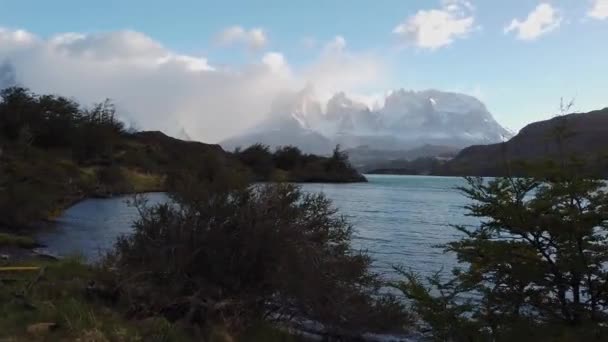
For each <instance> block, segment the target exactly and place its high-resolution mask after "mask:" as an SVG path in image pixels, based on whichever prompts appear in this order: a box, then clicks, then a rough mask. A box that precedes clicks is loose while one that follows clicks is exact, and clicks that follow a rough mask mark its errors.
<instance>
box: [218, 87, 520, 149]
mask: <svg viewBox="0 0 608 342" xmlns="http://www.w3.org/2000/svg"><path fill="white" fill-rule="evenodd" d="M511 136H512V134H511V133H510V132H508V131H507V130H506V129H504V128H503V127H502V126H501V125H500V124H498V123H497V122H496V120H494V118H493V117H492V114H490V112H489V111H488V110H487V108H486V106H485V105H484V104H483V103H482V102H481V101H479V100H478V99H476V98H474V97H472V96H468V95H464V94H458V93H450V92H442V91H438V90H425V91H405V90H403V89H401V90H397V91H393V92H391V93H389V95H387V96H386V98H385V99H384V105H383V106H380V107H379V108H376V109H370V107H368V106H367V105H365V104H363V103H361V102H357V101H355V100H353V99H351V98H349V97H348V96H347V95H346V94H345V93H338V94H335V95H334V96H333V97H332V98H330V99H329V100H328V101H327V103H325V104H324V105H323V104H322V103H321V102H320V101H318V100H317V99H316V98H315V97H314V94H313V93H312V91H311V90H309V89H305V90H303V91H301V92H299V93H295V94H287V95H284V96H281V97H279V98H278V99H277V100H276V101H275V103H274V104H273V106H272V109H271V111H270V113H269V115H268V117H267V119H266V120H264V121H263V122H262V123H260V124H259V125H258V126H256V127H255V128H253V129H252V130H250V131H249V132H247V133H246V134H244V135H241V136H237V137H233V138H231V139H228V140H226V141H224V142H223V143H222V146H224V147H225V148H228V149H232V148H234V147H237V146H243V147H244V146H248V145H251V144H253V143H256V142H259V143H263V144H267V145H270V146H271V147H276V146H281V145H295V146H298V147H300V148H301V149H302V150H304V151H306V152H310V153H327V152H329V151H331V149H332V148H333V147H334V146H335V144H341V145H342V146H343V147H344V148H354V147H357V146H362V145H366V146H369V147H371V148H375V149H385V150H402V149H409V148H413V147H418V146H421V145H425V144H431V145H443V146H453V147H457V148H462V147H466V146H469V145H475V144H490V143H495V142H500V141H504V140H507V139H508V138H510V137H511Z"/></svg>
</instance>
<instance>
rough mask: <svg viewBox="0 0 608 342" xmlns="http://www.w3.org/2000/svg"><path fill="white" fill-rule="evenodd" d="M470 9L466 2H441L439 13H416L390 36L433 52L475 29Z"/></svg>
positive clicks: (433, 11)
mask: <svg viewBox="0 0 608 342" xmlns="http://www.w3.org/2000/svg"><path fill="white" fill-rule="evenodd" d="M473 11H474V8H473V5H472V4H471V3H470V2H469V1H466V0H444V1H442V6H441V8H439V9H431V10H420V11H418V12H417V13H416V14H415V15H413V16H411V17H409V18H407V20H406V21H404V22H403V23H401V24H399V25H397V26H396V27H395V28H394V29H393V33H394V34H396V35H397V36H399V38H401V39H402V40H403V41H405V42H406V43H407V44H414V45H415V46H418V47H420V48H424V49H430V50H435V49H439V48H441V47H444V46H447V45H450V44H451V43H453V42H454V40H456V39H460V38H465V37H467V36H468V35H469V34H470V33H471V32H472V31H473V30H474V29H475V26H474V24H475V18H474V16H473Z"/></svg>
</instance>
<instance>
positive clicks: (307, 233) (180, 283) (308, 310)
mask: <svg viewBox="0 0 608 342" xmlns="http://www.w3.org/2000/svg"><path fill="white" fill-rule="evenodd" d="M229 174H230V172H220V173H218V177H216V178H215V179H214V180H213V182H211V183H201V182H196V181H194V180H193V179H192V178H190V179H189V181H188V177H182V178H180V181H178V182H177V183H176V184H174V188H173V189H176V192H174V193H173V196H172V197H173V201H172V202H170V203H167V204H161V205H157V206H153V207H148V206H145V205H142V203H141V202H140V203H139V208H140V210H141V218H140V219H139V220H138V221H137V222H136V223H135V225H134V228H135V231H134V234H133V235H131V236H125V237H122V238H120V239H119V240H118V241H117V243H116V247H115V250H114V251H113V252H111V253H110V254H109V255H108V256H107V258H106V259H105V262H104V265H105V266H106V267H108V268H109V269H113V270H114V271H113V272H111V273H110V275H109V276H108V278H109V279H110V282H111V283H113V284H114V285H113V286H116V287H118V288H120V289H121V291H123V293H124V296H123V298H125V299H126V300H127V301H128V302H129V303H130V305H131V306H132V307H133V308H134V310H133V313H134V314H135V315H144V316H146V315H155V314H158V313H161V314H163V315H165V317H167V318H169V319H173V320H177V319H180V320H186V321H188V322H191V323H194V324H197V325H214V324H219V325H223V326H228V327H230V328H231V329H232V330H233V331H238V330H239V329H241V328H246V327H247V326H249V325H250V324H251V323H253V322H260V321H270V322H271V321H276V320H279V321H289V320H292V319H294V318H297V319H304V318H305V319H311V320H313V321H316V322H321V323H322V324H323V325H324V326H325V327H326V329H327V330H328V331H331V332H332V333H338V334H356V333H359V332H362V331H365V330H368V329H369V330H375V329H378V330H383V329H389V328H395V327H397V326H400V325H402V323H403V321H404V319H405V318H406V316H405V315H404V313H403V311H402V307H401V304H399V303H398V302H397V301H396V300H395V299H394V298H393V297H391V296H388V295H381V294H380V287H381V281H380V279H379V278H378V276H377V275H375V274H373V273H372V272H371V271H370V270H369V266H370V258H369V257H368V256H367V255H365V254H364V253H361V252H358V251H355V250H353V249H351V247H350V239H351V235H352V229H351V227H350V226H349V225H348V224H347V222H346V221H345V220H344V219H343V218H342V217H340V216H338V215H336V211H335V210H334V209H333V208H332V206H331V203H330V201H329V200H328V199H327V198H325V197H324V196H322V195H311V194H305V193H303V192H302V191H301V190H300V189H299V187H297V186H295V185H289V184H281V183H277V184H267V185H258V186H249V185H247V184H243V183H242V182H238V181H235V178H232V177H231V176H230V175H229ZM219 175H222V176H223V177H219ZM237 179H238V177H237ZM179 184H182V186H179Z"/></svg>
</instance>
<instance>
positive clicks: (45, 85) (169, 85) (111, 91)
mask: <svg viewBox="0 0 608 342" xmlns="http://www.w3.org/2000/svg"><path fill="white" fill-rule="evenodd" d="M248 32H251V31H248ZM254 35H255V34H254ZM239 39H240V38H239ZM256 39H257V38H256ZM254 40H255V39H254ZM256 44H257V43H256ZM3 63H4V64H7V63H8V65H11V68H6V67H4V69H7V70H8V69H12V70H14V73H15V75H12V76H11V77H13V76H16V77H13V78H16V80H17V81H18V82H19V83H20V84H22V85H24V86H27V87H29V88H30V89H32V90H33V91H35V92H37V93H54V94H61V95H66V96H71V97H74V98H75V99H77V100H78V101H80V102H82V103H85V104H91V103H93V102H98V101H101V100H103V99H105V98H110V99H112V100H113V101H114V102H115V103H116V105H117V107H118V109H119V111H120V113H121V115H123V117H124V119H125V121H127V122H133V123H135V124H136V125H137V127H138V128H140V129H155V130H163V131H164V132H166V133H168V134H173V135H175V134H178V133H179V132H180V131H181V130H182V128H184V129H185V130H186V131H187V133H188V135H190V136H191V137H192V138H193V139H196V140H201V141H205V142H218V141H220V140H222V139H224V138H227V137H229V136H231V135H234V134H238V133H240V132H242V131H243V130H245V129H247V128H249V127H250V126H252V125H254V124H255V123H257V122H258V121H259V120H261V119H262V118H263V117H264V116H265V115H266V113H267V112H268V111H269V108H270V105H271V103H272V101H274V100H275V98H276V97H277V96H279V94H283V93H285V92H286V91H297V90H299V89H301V88H303V87H304V86H307V85H313V86H314V87H315V89H316V90H317V92H318V93H319V95H321V96H327V97H328V96H330V95H331V94H332V93H333V92H337V91H341V90H345V91H349V90H350V91H356V89H357V87H364V86H369V85H373V84H378V82H382V80H383V77H384V76H383V75H384V67H383V63H382V62H381V61H380V59H379V58H376V57H375V56H371V55H365V54H359V53H353V52H349V51H348V50H347V49H346V40H345V39H344V38H342V37H336V38H335V39H334V40H332V41H331V42H329V43H327V44H326V45H325V47H323V48H322V49H321V51H320V52H319V56H318V57H317V58H316V60H314V61H313V62H312V63H310V64H308V65H305V66H301V67H299V68H294V67H292V66H291V65H290V64H289V62H288V61H287V58H286V57H285V56H284V55H283V54H281V53H280V52H266V53H263V54H260V55H259V57H256V60H253V61H251V62H250V63H247V64H244V65H237V66H231V67H225V66H223V67H217V66H214V65H213V63H211V62H210V61H208V60H207V59H206V58H204V57H203V56H193V55H184V54H179V53H177V52H174V51H171V50H169V49H167V48H166V47H164V46H163V45H162V44H161V43H159V42H158V41H156V40H154V39H152V38H151V37H148V36H146V35H145V34H142V33H140V32H135V31H115V32H102V33H93V34H81V33H64V34H59V35H55V36H52V37H49V38H41V37H38V36H36V35H34V34H32V33H29V32H27V31H24V30H11V29H2V28H0V64H3ZM218 65H219V63H218ZM0 78H1V76H0Z"/></svg>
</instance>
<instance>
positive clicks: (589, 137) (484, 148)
mask: <svg viewBox="0 0 608 342" xmlns="http://www.w3.org/2000/svg"><path fill="white" fill-rule="evenodd" d="M607 155H608V108H604V109H601V110H596V111H592V112H588V113H573V114H568V115H563V116H556V117H554V118H551V119H549V120H544V121H539V122H534V123H531V124H529V125H527V126H526V127H524V128H523V129H522V130H521V131H520V132H519V133H518V134H517V135H516V136H514V137H513V138H512V139H510V140H509V141H507V142H504V143H498V144H491V145H475V146H470V147H467V148H465V149H463V150H462V151H460V153H458V155H457V156H456V157H455V158H454V159H452V160H450V161H449V162H447V163H446V164H445V165H444V167H443V168H442V169H441V171H440V173H442V174H448V175H479V176H501V175H505V173H506V172H507V168H506V167H505V166H506V163H507V162H509V163H511V164H513V165H514V167H515V169H513V170H512V171H513V172H516V173H521V170H519V169H518V168H517V165H516V164H517V163H519V162H538V161H543V160H557V159H558V158H571V157H577V158H580V159H583V160H585V161H586V163H588V165H589V168H591V169H593V170H594V171H597V172H599V173H600V174H601V175H608V169H606V168H605V167H603V166H604V165H605V164H604V158H605V157H606V156H607Z"/></svg>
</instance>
